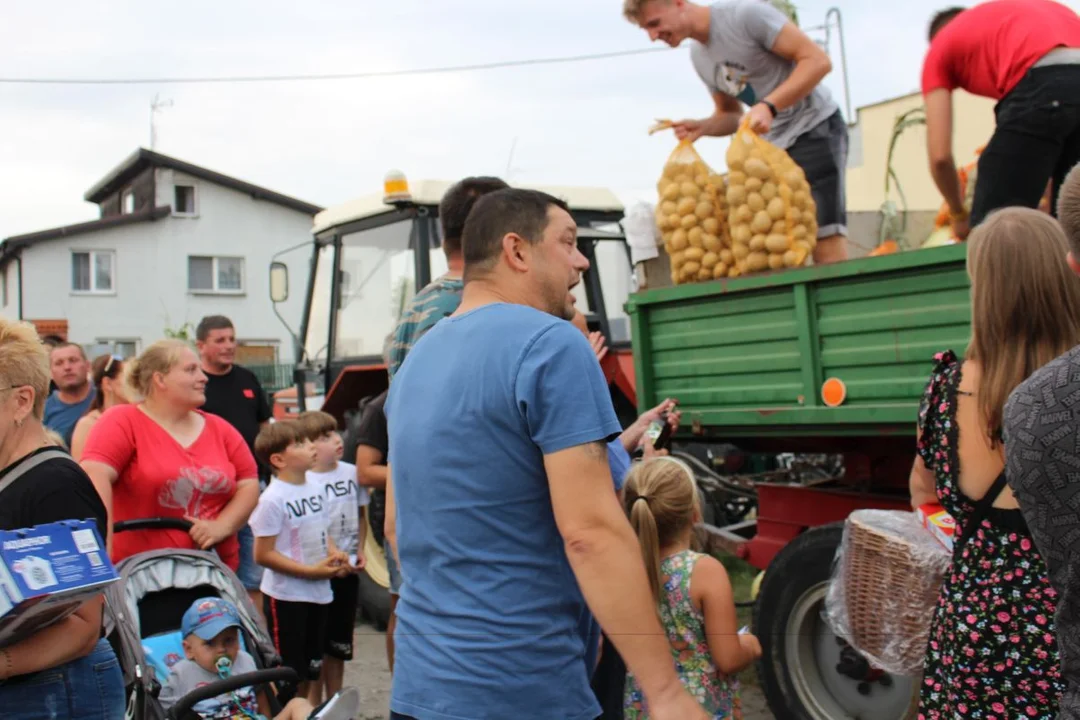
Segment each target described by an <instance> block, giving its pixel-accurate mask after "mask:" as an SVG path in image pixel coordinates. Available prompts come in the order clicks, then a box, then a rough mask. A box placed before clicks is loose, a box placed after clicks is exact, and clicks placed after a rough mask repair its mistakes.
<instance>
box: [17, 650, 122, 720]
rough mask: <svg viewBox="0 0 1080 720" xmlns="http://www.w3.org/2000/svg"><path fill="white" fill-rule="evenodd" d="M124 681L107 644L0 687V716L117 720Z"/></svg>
mask: <svg viewBox="0 0 1080 720" xmlns="http://www.w3.org/2000/svg"><path fill="white" fill-rule="evenodd" d="M125 708H126V701H125V699H124V678H123V676H122V675H121V674H120V662H119V661H118V660H117V659H116V655H115V653H113V649H112V646H111V645H109V643H108V641H107V640H100V641H98V644H97V647H95V648H94V650H93V652H91V653H90V654H89V655H87V656H86V657H84V658H80V659H78V660H73V661H71V662H69V663H67V664H66V665H61V666H59V667H55V668H51V669H49V670H42V671H41V672H39V673H34V674H33V675H29V676H27V677H26V678H25V679H19V680H15V681H14V682H9V683H3V684H0V715H2V716H3V717H10V718H19V720H120V719H121V718H123V717H124V710H125Z"/></svg>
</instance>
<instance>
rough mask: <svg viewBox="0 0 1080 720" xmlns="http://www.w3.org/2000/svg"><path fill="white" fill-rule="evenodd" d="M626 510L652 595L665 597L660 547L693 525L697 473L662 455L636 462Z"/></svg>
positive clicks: (629, 481) (630, 476)
mask: <svg viewBox="0 0 1080 720" xmlns="http://www.w3.org/2000/svg"><path fill="white" fill-rule="evenodd" d="M624 492H625V496H626V511H627V513H628V514H629V515H630V524H631V525H632V526H633V527H634V532H636V533H637V536H638V542H639V543H640V544H641V557H642V558H643V559H644V560H645V570H646V572H647V573H648V575H649V586H650V587H651V588H652V593H653V598H654V599H655V600H656V602H657V603H658V604H659V602H660V600H661V598H662V597H663V594H662V588H663V586H664V578H663V575H662V574H661V572H660V560H661V558H660V548H662V547H664V546H665V545H670V544H671V543H673V542H675V541H676V540H678V538H679V535H681V534H682V533H684V532H685V531H686V530H687V528H690V527H692V526H693V524H694V515H695V513H696V512H697V511H698V508H699V500H698V492H697V482H695V480H694V472H693V471H692V470H691V469H690V467H689V466H688V465H687V464H686V463H684V462H683V461H681V460H676V459H675V458H670V457H659V458H653V459H651V460H646V461H644V462H640V463H636V464H635V465H634V467H633V468H632V469H631V470H630V472H629V474H628V475H627V476H626V487H625V491H624Z"/></svg>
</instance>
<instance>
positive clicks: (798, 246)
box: [791, 240, 813, 255]
mask: <svg viewBox="0 0 1080 720" xmlns="http://www.w3.org/2000/svg"><path fill="white" fill-rule="evenodd" d="M791 249H792V250H802V251H803V252H804V253H806V254H807V255H809V254H810V251H811V250H812V249H813V248H811V247H810V243H808V242H806V241H805V240H796V241H795V242H793V243H792V244H791Z"/></svg>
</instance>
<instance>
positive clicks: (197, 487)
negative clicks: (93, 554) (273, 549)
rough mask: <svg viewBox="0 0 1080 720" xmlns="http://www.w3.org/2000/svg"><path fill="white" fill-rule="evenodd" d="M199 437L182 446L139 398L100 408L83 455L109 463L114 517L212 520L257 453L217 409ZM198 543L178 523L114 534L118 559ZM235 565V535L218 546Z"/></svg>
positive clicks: (252, 469) (252, 473)
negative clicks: (138, 402)
mask: <svg viewBox="0 0 1080 720" xmlns="http://www.w3.org/2000/svg"><path fill="white" fill-rule="evenodd" d="M199 414H200V415H202V416H203V418H204V419H205V421H206V425H205V427H203V430H202V432H201V433H199V437H197V438H196V439H195V442H193V443H192V444H191V445H189V446H188V447H186V448H185V447H183V446H181V445H180V443H178V442H177V441H176V440H175V439H174V438H173V436H172V435H170V434H169V433H167V432H166V431H165V429H164V428H162V427H161V426H160V425H158V424H157V423H156V422H154V420H152V419H151V418H150V417H149V416H148V415H147V414H146V413H144V412H143V411H142V410H140V409H139V408H138V406H137V405H117V406H115V407H112V408H110V409H109V410H108V411H107V412H105V413H103V414H102V415H101V419H100V420H98V421H97V423H95V425H94V428H93V430H91V431H90V437H89V438H87V441H86V449H85V450H84V451H83V456H82V460H83V462H86V461H94V462H99V463H103V464H105V465H108V466H109V467H111V468H112V469H114V470H116V472H117V479H116V482H115V483H113V522H119V521H121V520H138V519H143V518H152V517H178V518H182V517H184V516H185V515H190V516H191V517H196V518H204V519H209V520H212V519H214V518H216V517H217V516H218V515H219V514H220V513H221V510H222V508H224V507H225V506H226V505H227V504H228V503H229V501H230V500H232V497H233V495H235V494H236V483H237V481H238V480H247V479H253V478H258V476H259V472H258V468H256V466H255V458H254V457H252V455H251V451H250V450H248V447H247V444H246V443H245V442H244V439H243V438H242V437H241V436H240V433H239V432H237V431H236V429H235V428H233V426H232V425H229V423H227V422H226V421H224V420H222V419H221V418H219V417H217V416H216V415H209V414H207V413H203V412H201V411H200V412H199ZM167 548H183V549H194V548H195V545H194V543H193V542H192V540H191V536H190V535H188V534H187V533H185V532H182V531H180V530H137V531H132V532H123V533H118V534H117V535H115V536H114V537H113V552H112V559H113V562H119V561H120V560H123V559H124V558H126V557H129V556H131V555H135V554H136V553H141V552H146V551H147V550H163V549H167ZM217 552H218V555H220V556H221V559H222V560H223V561H224V562H225V564H226V565H228V566H229V567H230V568H232V569H233V570H234V571H235V570H236V569H237V568H238V567H239V564H240V547H239V544H238V542H237V539H236V536H235V535H233V536H232V537H230V538H228V539H226V540H224V541H223V542H222V543H221V544H220V545H218V546H217Z"/></svg>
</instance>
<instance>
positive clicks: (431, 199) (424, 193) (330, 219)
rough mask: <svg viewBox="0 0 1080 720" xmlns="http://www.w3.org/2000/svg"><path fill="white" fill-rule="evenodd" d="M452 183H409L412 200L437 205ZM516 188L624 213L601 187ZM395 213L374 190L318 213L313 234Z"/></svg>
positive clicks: (583, 207) (582, 207)
mask: <svg viewBox="0 0 1080 720" xmlns="http://www.w3.org/2000/svg"><path fill="white" fill-rule="evenodd" d="M451 185H453V183H452V182H447V181H444V180H420V181H418V182H410V183H409V186H410V187H409V192H410V194H411V195H412V202H413V203H415V204H417V205H429V206H435V205H438V204H439V202H440V201H441V200H442V197H443V195H444V194H445V193H446V191H447V190H449V189H450V186H451ZM515 187H521V188H528V189H531V190H540V191H542V192H546V193H547V194H549V195H554V196H555V197H557V198H561V199H562V200H564V201H566V204H567V205H569V206H570V209H571V210H579V211H589V210H591V211H593V212H612V213H617V212H622V211H623V210H624V208H623V204H622V202H621V201H620V200H619V198H618V197H617V196H616V195H615V193H613V192H612V191H611V190H608V189H607V188H600V187H574V186H557V185H515ZM389 212H394V206H392V205H388V204H386V202H385V200H384V195H383V193H374V194H371V195H365V196H363V197H359V198H356V199H355V200H349V201H348V202H344V203H341V204H340V205H335V206H334V207H330V208H327V209H325V210H323V211H322V212H320V213H319V214H318V215H316V216H315V223H314V227H313V228H312V234H314V235H318V234H319V233H322V232H324V231H326V230H329V229H331V228H335V227H338V226H340V225H344V224H346V223H350V222H354V221H356V220H363V219H364V218H368V217H373V216H375V215H380V214H382V213H389Z"/></svg>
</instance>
